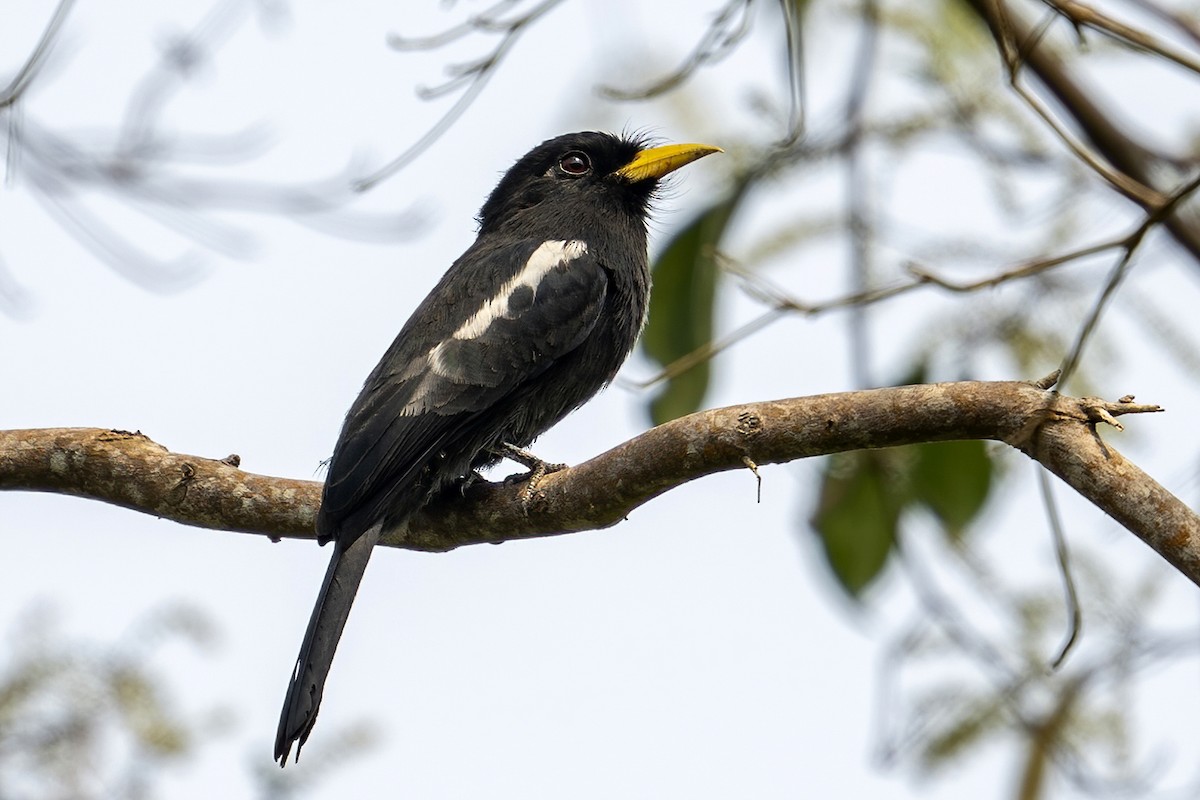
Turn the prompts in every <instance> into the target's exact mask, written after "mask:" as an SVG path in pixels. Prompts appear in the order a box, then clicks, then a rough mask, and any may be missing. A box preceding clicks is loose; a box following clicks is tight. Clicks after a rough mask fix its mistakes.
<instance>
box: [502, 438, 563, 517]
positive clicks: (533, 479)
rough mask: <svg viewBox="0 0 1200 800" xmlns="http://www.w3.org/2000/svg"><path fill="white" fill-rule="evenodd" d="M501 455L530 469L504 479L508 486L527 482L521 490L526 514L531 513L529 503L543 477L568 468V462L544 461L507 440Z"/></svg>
mask: <svg viewBox="0 0 1200 800" xmlns="http://www.w3.org/2000/svg"><path fill="white" fill-rule="evenodd" d="M499 455H502V456H503V457H504V458H507V459H510V460H512V461H516V462H517V463H518V464H521V465H522V466H524V467H526V468H527V469H528V470H529V471H528V472H524V473H518V474H516V475H509V476H508V477H507V478H505V479H504V484H505V485H506V486H511V485H514V484H517V483H520V482H524V483H525V488H523V489H522V490H521V508H522V509H523V510H524V511H525V513H526V514H528V513H529V503H530V501H531V500H533V494H534V492H536V491H537V487H538V484H539V483H541V481H542V478H544V477H546V476H547V475H552V474H553V473H555V472H560V471H561V470H564V469H566V468H567V465H566V464H560V463H557V462H553V461H543V460H542V459H540V458H538V457H537V456H535V455H534V454H533V453H531V452H529V451H528V450H524V449H522V448H520V447H517V446H516V445H512V444H508V443H507V442H506V443H504V444H503V445H501V446H500V448H499Z"/></svg>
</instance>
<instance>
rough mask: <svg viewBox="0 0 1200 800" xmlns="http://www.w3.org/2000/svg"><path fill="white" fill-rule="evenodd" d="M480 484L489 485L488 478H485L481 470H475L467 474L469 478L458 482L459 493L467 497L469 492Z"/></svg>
mask: <svg viewBox="0 0 1200 800" xmlns="http://www.w3.org/2000/svg"><path fill="white" fill-rule="evenodd" d="M480 482H483V483H487V478H485V477H483V475H482V474H481V473H480V472H479V470H474V469H473V470H471V471H470V472H469V473H468V474H467V477H465V478H463V479H462V480H461V481H459V482H458V493H459V494H461V495H462V496H463V497H466V496H467V490H468V489H470V488H471V487H472V486H474V485H475V484H477V483H480Z"/></svg>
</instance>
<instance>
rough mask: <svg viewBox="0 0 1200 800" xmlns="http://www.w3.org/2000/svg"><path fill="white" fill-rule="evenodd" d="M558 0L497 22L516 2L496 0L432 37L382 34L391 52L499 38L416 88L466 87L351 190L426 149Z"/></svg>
mask: <svg viewBox="0 0 1200 800" xmlns="http://www.w3.org/2000/svg"><path fill="white" fill-rule="evenodd" d="M561 2H562V0H544V1H543V2H542V3H539V4H538V5H536V6H534V7H533V9H531V10H530V11H527V12H526V13H524V14H521V15H519V16H517V17H514V18H512V19H508V20H503V19H501V18H500V15H501V14H502V13H503V12H505V11H507V10H508V9H509V8H511V7H512V6H514V5H516V3H515V2H513V0H501V2H499V3H496V4H495V5H493V6H492V7H491V8H489V9H487V10H486V11H484V12H482V13H481V14H478V15H476V16H474V17H472V18H470V19H469V20H467V21H466V22H463V23H462V24H460V25H455V26H453V27H451V28H449V29H447V30H446V31H443V32H442V33H440V34H435V35H434V36H427V37H422V38H406V37H402V36H399V35H397V34H392V35H390V36H389V37H388V44H389V45H390V46H391V47H393V48H395V49H397V50H419V49H429V48H435V47H441V46H442V45H444V44H447V43H449V42H452V41H454V40H456V39H459V38H462V37H463V36H466V35H467V34H469V33H473V32H476V31H479V32H483V33H496V34H499V35H500V41H499V42H498V43H497V44H496V46H495V47H494V48H493V49H492V51H491V52H490V53H488V54H487V55H486V56H484V57H483V58H480V59H478V60H476V61H471V62H466V63H461V64H452V65H450V66H449V67H448V68H447V72H448V73H449V74H450V78H449V79H448V80H447V81H446V82H445V83H443V84H441V85H440V86H435V87H432V88H426V89H423V90H421V91H420V95H421V96H422V97H424V98H425V99H427V100H428V99H433V98H437V97H441V96H442V95H445V94H449V93H450V92H453V91H457V90H458V89H460V88H461V87H463V86H465V87H466V90H465V91H463V93H462V95H460V96H459V98H458V99H457V100H455V101H454V104H453V105H451V106H450V108H449V109H447V110H446V113H445V114H443V115H442V117H441V119H439V120H438V121H437V122H435V123H434V124H433V126H432V127H431V128H430V129H429V130H427V131H426V132H425V133H424V134H422V135H421V138H419V139H418V140H417V141H416V142H414V143H413V144H412V145H411V146H409V148H408V149H407V150H405V151H404V152H403V153H401V154H400V155H398V156H396V157H395V158H393V159H392V160H391V161H389V162H388V163H387V164H385V165H384V166H382V167H380V168H379V169H377V170H376V171H375V172H372V173H371V174H370V175H368V176H367V177H365V178H362V179H360V180H358V181H355V184H354V188H355V189H356V190H357V191H360V192H365V191H368V190H370V189H371V188H373V187H375V186H378V185H379V184H380V183H381V182H382V181H385V180H387V179H388V178H390V177H391V176H393V175H395V174H396V173H397V172H399V171H400V170H402V169H404V167H406V166H408V165H409V164H411V163H412V162H413V161H414V160H416V158H417V157H418V156H420V155H421V154H422V153H424V152H425V151H426V150H428V149H429V147H430V146H431V145H432V144H433V143H434V142H436V141H437V140H438V139H439V138H441V136H442V135H443V134H444V133H445V132H446V131H447V130H449V129H450V127H451V126H452V125H454V123H455V122H457V121H458V119H459V118H460V117H462V115H463V114H465V113H466V112H467V109H468V108H470V107H471V104H472V103H474V102H475V100H476V99H477V98H478V97H479V95H480V94H481V93H482V92H483V90H484V88H485V87H486V86H487V83H488V81H489V80H490V79H491V77H492V75H494V74H495V72H496V68H497V67H498V66H499V65H500V63H501V62H502V61H503V60H504V57H505V56H507V55H508V53H509V51H510V50H512V48H513V47H515V46H516V44H517V41H518V40H519V39H520V37H521V34H523V33H525V32H526V31H527V30H528V29H529V27H530V26H531V25H532V24H533V23H535V22H537V21H538V20H539V19H541V18H542V17H543V16H545V15H546V14H548V13H549V12H550V11H552V10H553V9H554V8H555V7H556V6H558V5H559V4H560V3H561Z"/></svg>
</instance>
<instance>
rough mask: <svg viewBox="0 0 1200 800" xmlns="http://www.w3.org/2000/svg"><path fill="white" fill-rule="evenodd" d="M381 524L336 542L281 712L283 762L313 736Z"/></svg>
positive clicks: (278, 746)
mask: <svg viewBox="0 0 1200 800" xmlns="http://www.w3.org/2000/svg"><path fill="white" fill-rule="evenodd" d="M381 529H382V528H381V526H379V525H375V526H373V527H371V528H370V529H368V530H367V531H366V532H365V533H363V535H362V536H359V537H358V538H357V539H355V540H354V541H353V542H351V543H350V545H349V547H343V546H342V545H341V544H334V551H333V557H332V558H330V560H329V569H328V570H326V572H325V581H324V582H323V583H322V584H321V593H320V594H319V595H318V596H317V605H316V607H315V608H314V609H313V612H312V618H311V619H309V621H308V630H307V631H306V632H305V634H304V644H303V645H301V646H300V657H299V658H297V659H296V667H295V669H294V670H293V672H292V680H291V683H289V684H288V690H287V697H286V698H285V699H284V701H283V712H282V713H281V714H280V716H279V730H278V732H276V734H275V760H276V761H278V762H279V766H281V767H282V766H284V765H285V764H286V763H287V758H288V754H289V753H290V752H291V750H292V745H293V744H295V745H296V760H297V761H299V760H300V748H301V747H303V746H304V743H305V742H306V741H307V740H308V734H309V733H311V732H312V727H313V724H314V723H315V722H316V721H317V710H318V708H319V707H320V705H321V693H322V692H323V691H324V690H325V678H326V677H328V675H329V667H330V665H331V664H332V663H333V654H334V652H335V651H336V650H337V645H338V640H339V639H341V638H342V629H343V628H345V627H346V619H347V618H348V617H349V616H350V606H351V604H353V603H354V595H355V593H356V592H357V591H358V585H359V583H361V582H362V577H363V573H364V572H366V569H367V561H369V560H370V558H371V550H372V549H374V547H375V543H376V542H378V541H379V535H380V532H381Z"/></svg>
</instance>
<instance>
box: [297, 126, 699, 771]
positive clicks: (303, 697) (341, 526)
mask: <svg viewBox="0 0 1200 800" xmlns="http://www.w3.org/2000/svg"><path fill="white" fill-rule="evenodd" d="M717 152H721V149H720V148H718V147H713V146H711V145H703V144H654V143H652V142H651V141H649V140H648V139H647V138H646V137H644V136H639V135H629V134H622V135H618V134H610V133H603V132H594V131H585V132H579V133H570V134H566V135H562V136H558V137H555V138H552V139H549V140H547V141H545V142H543V143H542V144H540V145H538V146H537V147H534V148H533V149H532V150H530V151H529V152H528V153H526V154H525V155H524V156H522V157H521V158H520V159H518V160H517V162H516V163H515V164H514V165H513V166H512V167H511V168H510V169H509V170H508V171H507V172H506V173H505V174H504V175H503V177H502V178H501V180H500V182H499V183H498V184H497V185H496V188H495V189H493V190H492V192H491V193H490V194H489V195H488V197H487V199H486V201H485V202H484V204H483V207H482V209H481V210H480V212H479V215H478V218H477V222H478V234H477V236H476V239H475V242H474V243H473V244H472V245H471V246H470V247H469V248H468V249H467V250H466V252H464V253H463V254H462V255H461V256H460V257H459V258H458V259H457V260H456V261H455V262H454V263H453V264H452V265H451V266H450V269H449V270H448V271H447V272H446V273H445V275H443V277H442V279H441V280H440V281H439V282H438V283H437V285H436V286H434V288H433V290H432V291H431V292H430V293H429V295H428V296H427V297H426V298H425V299H424V300H423V301H422V302H421V303H420V305H418V306H417V308H416V310H415V311H414V312H413V313H412V316H411V317H409V319H408V321H407V322H406V323H405V324H404V326H403V327H402V328H401V330H400V332H399V334H398V335H397V336H396V338H395V340H394V341H393V342H392V344H391V346H390V347H389V348H388V349H387V352H386V353H385V354H384V356H383V358H382V359H381V360H380V362H379V364H378V365H377V366H376V367H375V369H374V370H373V371H372V372H371V374H370V375H369V376H368V377H367V379H366V382H365V383H364V385H363V388H362V391H361V393H360V394H359V395H358V398H357V399H356V400H355V401H354V403H353V405H351V407H350V410H349V412H348V413H347V414H346V418H345V421H344V423H343V425H342V429H341V433H340V435H339V437H338V440H337V444H336V445H335V446H334V450H333V455H332V457H331V458H330V460H329V470H328V474H327V477H326V481H325V486H324V489H323V490H322V497H321V506H320V510H319V511H318V513H317V520H316V529H317V539H318V541H319V542H320V543H321V544H322V545H324V544H326V543H328V542H333V554H332V556H331V558H330V561H329V567H328V569H327V570H326V573H325V579H324V581H323V582H322V584H321V590H320V594H319V595H318V597H317V602H316V605H315V607H314V609H313V612H312V616H311V618H310V619H309V623H308V628H307V630H306V632H305V634H304V642H303V644H302V646H301V648H300V654H299V657H298V658H297V660H296V664H295V667H294V668H293V670H292V675H291V680H290V682H289V685H288V689H287V694H286V698H285V701H284V705H283V711H282V713H281V714H280V719H279V728H278V731H277V733H276V738H275V760H277V761H278V762H279V765H280V766H281V767H282V766H284V765H286V764H287V760H288V756H289V754H290V752H291V749H292V746H293V745H295V747H296V760H297V761H298V760H299V758H300V750H301V748H302V747H303V746H304V744H305V742H306V741H307V740H308V737H309V734H310V733H311V732H312V729H313V724H314V723H315V722H316V718H317V711H318V709H319V707H320V704H321V699H322V695H323V693H324V687H325V681H326V678H327V676H328V674H329V669H330V666H331V664H332V661H333V656H334V651H335V650H336V648H337V644H338V641H339V639H340V638H341V635H342V630H343V628H344V627H345V624H346V619H347V617H348V615H349V613H350V607H351V604H352V603H353V600H354V595H355V593H356V592H357V590H358V587H359V584H360V582H361V581H362V578H363V574H364V572H365V570H366V567H367V562H368V560H369V559H370V556H371V551H372V549H373V548H374V546H375V544H376V543H377V542H378V541H379V540H380V537H381V536H384V535H388V534H393V533H395V532H397V531H403V530H404V528H405V526H406V524H407V522H408V520H409V519H410V518H411V517H412V515H413V514H414V513H416V512H417V511H418V510H420V509H421V508H422V507H423V506H425V505H426V504H428V503H429V502H430V501H431V499H432V498H434V497H435V496H437V495H439V493H441V492H443V491H445V490H447V489H449V488H450V487H454V486H459V487H462V486H464V485H465V483H466V482H467V481H470V480H472V479H473V476H477V475H478V471H479V470H481V469H484V468H486V467H489V466H492V465H494V464H497V463H499V461H500V460H501V459H502V458H512V459H515V460H518V461H521V462H522V463H524V464H525V465H526V466H527V467H528V468H529V469H530V478H531V485H532V483H533V482H535V481H536V480H537V479H538V478H539V477H541V474H542V473H544V472H545V471H546V466H545V465H544V464H543V463H542V462H540V461H538V460H537V459H536V458H535V457H534V456H532V454H530V453H528V452H527V451H525V450H524V448H526V447H528V446H529V445H530V444H531V443H532V442H533V441H534V439H535V438H536V437H537V436H538V435H539V434H541V433H543V432H544V431H546V430H547V429H548V428H550V427H551V426H553V425H554V424H556V423H557V422H559V421H560V420H561V419H562V418H563V417H565V416H566V415H567V414H569V413H570V412H571V411H573V410H574V409H576V408H578V407H579V406H580V405H582V404H583V403H584V402H586V401H587V400H588V399H590V398H591V397H592V396H593V395H594V394H596V392H598V391H599V390H600V389H602V388H603V387H604V386H605V385H607V384H608V383H609V382H610V381H612V379H613V378H614V377H615V375H616V373H617V370H618V369H619V368H620V367H621V365H622V364H623V363H624V361H625V359H626V357H627V356H628V355H629V353H630V351H631V350H632V349H633V346H634V344H635V342H636V340H637V337H638V335H639V333H640V332H641V329H642V327H643V325H644V323H645V319H646V312H647V308H648V302H649V294H650V268H649V261H648V257H647V224H648V221H649V218H650V213H651V207H652V203H653V201H654V199H655V197H656V190H657V189H658V188H659V186H660V182H661V180H662V179H663V178H664V177H665V176H666V175H668V174H669V173H671V172H673V171H675V170H676V169H678V168H680V167H682V166H684V165H686V164H689V163H691V162H693V161H695V160H696V159H699V158H702V157H704V156H707V155H710V154H712V153H717ZM555 466H561V465H555ZM526 499H527V498H526Z"/></svg>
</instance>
